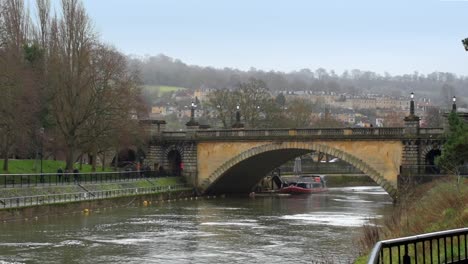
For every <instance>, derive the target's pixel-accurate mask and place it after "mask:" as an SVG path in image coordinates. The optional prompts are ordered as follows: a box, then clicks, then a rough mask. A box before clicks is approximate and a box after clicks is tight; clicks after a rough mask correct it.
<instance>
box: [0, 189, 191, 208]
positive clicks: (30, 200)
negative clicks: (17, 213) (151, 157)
mask: <svg viewBox="0 0 468 264" xmlns="http://www.w3.org/2000/svg"><path fill="white" fill-rule="evenodd" d="M180 190H191V188H190V187H189V186H187V185H185V184H177V185H172V186H153V187H142V188H126V189H114V190H102V191H88V192H75V193H62V194H46V195H35V196H22V197H9V198H0V207H3V208H18V207H25V206H37V205H46V204H56V203H67V202H78V201H85V200H98V199H107V198H115V197H123V196H132V195H141V194H150V193H160V192H168V191H180Z"/></svg>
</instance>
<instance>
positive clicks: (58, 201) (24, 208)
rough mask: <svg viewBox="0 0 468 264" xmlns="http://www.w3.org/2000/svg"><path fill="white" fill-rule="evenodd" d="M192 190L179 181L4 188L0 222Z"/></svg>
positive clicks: (162, 197)
mask: <svg viewBox="0 0 468 264" xmlns="http://www.w3.org/2000/svg"><path fill="white" fill-rule="evenodd" d="M192 194H193V193H192V188H190V187H189V186H187V185H185V184H184V181H183V179H182V178H180V177H171V178H157V179H143V180H138V181H132V182H117V183H106V184H83V185H76V184H72V185H63V186H44V187H34V188H14V189H13V188H7V189H3V190H2V198H0V206H1V207H3V208H1V209H0V221H15V220H21V219H23V220H24V219H31V218H37V217H42V216H46V215H56V214H67V213H73V212H81V211H89V210H95V209H97V208H106V207H115V206H122V205H128V204H129V203H134V202H136V203H142V202H143V201H146V203H151V202H152V201H162V200H168V199H169V200H170V199H180V198H181V197H189V196H191V195H192Z"/></svg>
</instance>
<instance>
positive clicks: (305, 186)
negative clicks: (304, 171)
mask: <svg viewBox="0 0 468 264" xmlns="http://www.w3.org/2000/svg"><path fill="white" fill-rule="evenodd" d="M297 187H301V188H307V184H305V183H303V182H301V183H298V184H297Z"/></svg>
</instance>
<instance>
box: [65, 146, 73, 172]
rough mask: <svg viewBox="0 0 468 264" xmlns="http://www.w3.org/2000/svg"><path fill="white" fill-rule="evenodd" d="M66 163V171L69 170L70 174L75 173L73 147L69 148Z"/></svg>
mask: <svg viewBox="0 0 468 264" xmlns="http://www.w3.org/2000/svg"><path fill="white" fill-rule="evenodd" d="M65 161H66V163H67V164H66V169H67V170H68V172H72V171H73V147H71V146H68V147H67V152H66V157H65Z"/></svg>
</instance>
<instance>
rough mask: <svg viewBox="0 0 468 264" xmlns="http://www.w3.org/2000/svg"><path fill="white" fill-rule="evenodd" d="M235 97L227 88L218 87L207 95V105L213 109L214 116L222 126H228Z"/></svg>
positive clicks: (233, 108) (235, 103) (233, 111)
mask: <svg viewBox="0 0 468 264" xmlns="http://www.w3.org/2000/svg"><path fill="white" fill-rule="evenodd" d="M236 100H237V99H236V98H235V96H234V94H233V93H232V92H231V91H229V90H227V89H219V90H215V91H213V92H211V93H210V94H209V95H208V105H209V106H210V107H211V108H212V109H215V116H216V117H215V118H216V119H218V120H219V121H220V122H221V124H222V126H223V128H230V127H231V125H232V122H233V116H234V114H235V111H236V105H237V101H236Z"/></svg>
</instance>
